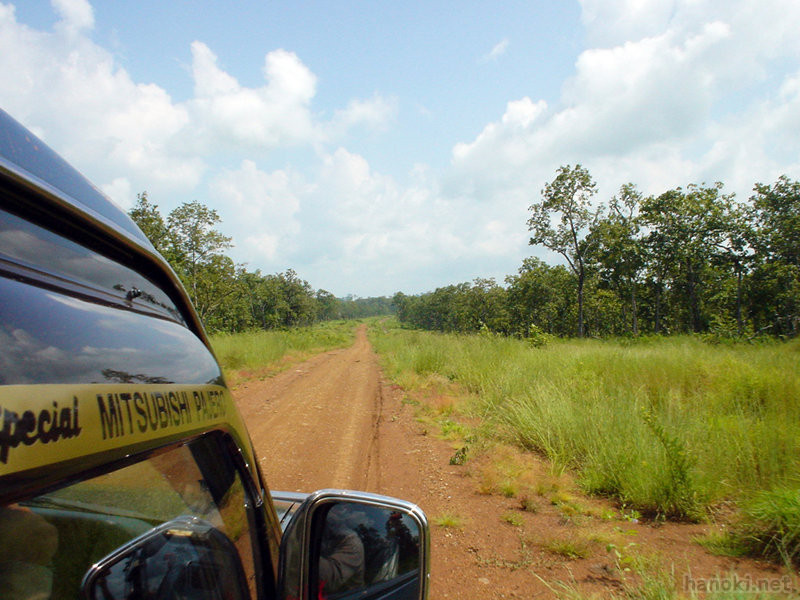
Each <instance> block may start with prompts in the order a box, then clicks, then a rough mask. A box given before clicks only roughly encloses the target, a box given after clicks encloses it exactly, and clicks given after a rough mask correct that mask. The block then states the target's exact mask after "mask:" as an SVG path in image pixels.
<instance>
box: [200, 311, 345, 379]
mask: <svg viewBox="0 0 800 600" xmlns="http://www.w3.org/2000/svg"><path fill="white" fill-rule="evenodd" d="M356 325H357V322H356V321H328V322H325V323H320V324H317V325H313V326H311V327H296V328H293V329H286V330H270V331H250V332H245V333H234V334H218V335H213V336H211V345H212V346H213V348H214V352H215V353H216V355H217V359H218V360H219V362H220V364H221V365H222V368H223V369H224V370H225V371H226V375H229V374H230V373H231V372H232V371H239V370H243V369H250V370H259V369H263V368H265V367H269V366H271V365H275V364H276V363H278V362H279V361H280V360H281V359H283V358H284V357H285V356H287V355H289V354H292V353H312V352H317V351H325V350H330V349H332V348H341V347H343V346H349V345H350V344H352V343H353V336H354V332H355V327H356Z"/></svg>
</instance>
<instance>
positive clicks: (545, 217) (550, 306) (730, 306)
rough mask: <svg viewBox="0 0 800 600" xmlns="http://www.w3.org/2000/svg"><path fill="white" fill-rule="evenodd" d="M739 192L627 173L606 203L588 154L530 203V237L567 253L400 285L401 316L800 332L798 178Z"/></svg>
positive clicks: (532, 325)
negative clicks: (663, 184) (743, 195)
mask: <svg viewBox="0 0 800 600" xmlns="http://www.w3.org/2000/svg"><path fill="white" fill-rule="evenodd" d="M753 192H754V193H753V195H752V196H750V197H749V198H748V200H747V201H745V202H738V201H737V200H736V198H735V196H734V194H725V193H723V184H722V183H719V182H717V183H715V184H714V185H710V186H708V185H705V184H701V185H697V184H689V185H687V186H686V187H685V188H681V187H678V188H675V189H672V190H668V191H666V192H664V193H662V194H660V195H657V196H655V195H654V196H646V197H645V196H644V195H643V194H642V193H641V192H640V191H639V190H638V189H637V188H636V186H635V185H634V184H633V183H627V184H625V185H623V186H622V187H621V188H620V190H619V192H618V193H617V194H616V195H614V196H613V197H612V198H611V199H610V200H609V201H608V205H607V206H606V205H604V204H602V203H600V204H598V203H593V202H592V199H593V197H594V196H595V194H596V185H595V183H594V181H593V179H592V177H591V175H590V174H589V172H588V170H587V169H585V168H584V167H582V166H581V165H575V166H570V165H565V166H562V167H560V168H559V169H558V171H557V173H556V177H555V178H554V179H553V181H552V182H550V183H548V184H546V186H545V187H544V189H543V190H542V191H541V199H540V200H539V201H538V202H535V203H533V204H532V205H531V206H530V207H529V211H530V218H529V219H528V221H527V225H528V230H529V231H530V233H531V236H530V242H529V243H530V245H532V246H541V247H544V248H547V249H549V250H551V251H553V252H555V253H557V254H559V255H560V256H561V257H562V258H563V259H564V262H565V264H557V265H548V264H546V263H544V262H543V261H542V260H540V259H538V258H526V259H525V260H523V263H522V266H521V267H520V268H519V270H518V272H517V274H516V275H509V276H508V277H506V279H505V282H504V283H505V286H501V285H499V284H498V283H497V282H495V281H494V279H481V278H479V279H476V280H475V281H474V282H472V283H461V284H458V285H451V286H445V287H441V288H438V289H436V290H435V291H433V292H428V293H425V294H420V295H416V296H406V295H404V294H402V293H400V292H398V293H397V294H395V296H394V302H395V304H396V306H397V309H398V317H399V319H400V320H401V321H402V322H404V323H407V324H410V325H413V326H416V327H421V328H424V329H432V330H439V331H448V332H460V333H469V332H477V331H481V330H488V331H491V332H495V333H500V334H504V335H514V336H518V337H528V336H530V335H533V334H536V333H538V332H544V333H547V334H552V335H556V336H578V337H584V336H586V335H591V336H609V335H639V334H641V333H654V334H670V333H708V332H713V333H715V334H719V335H723V336H728V337H737V336H738V337H742V336H747V337H753V336H756V335H760V334H768V335H773V336H796V335H797V334H798V332H800V182H797V181H792V180H790V179H789V178H788V177H787V176H786V175H783V176H781V177H779V178H778V180H777V181H776V182H775V183H774V184H761V183H757V184H755V186H754V188H753Z"/></svg>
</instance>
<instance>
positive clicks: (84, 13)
mask: <svg viewBox="0 0 800 600" xmlns="http://www.w3.org/2000/svg"><path fill="white" fill-rule="evenodd" d="M51 1H52V4H53V8H55V10H56V12H57V13H58V14H59V16H60V17H61V21H60V22H59V26H60V27H62V28H64V29H65V30H67V31H69V32H70V33H77V32H78V31H80V30H83V29H92V28H93V27H94V10H93V9H92V6H91V4H89V2H88V1H87V0H51Z"/></svg>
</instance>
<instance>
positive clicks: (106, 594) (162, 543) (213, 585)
mask: <svg viewBox="0 0 800 600" xmlns="http://www.w3.org/2000/svg"><path fill="white" fill-rule="evenodd" d="M81 591H82V594H83V597H84V598H86V600H138V599H142V600H144V599H148V600H149V599H154V600H156V599H159V600H160V599H162V598H163V599H164V600H167V599H171V598H208V599H210V600H247V599H249V597H250V595H249V592H248V590H247V582H246V579H245V575H244V569H243V568H242V563H241V561H240V560H239V554H238V553H237V551H236V548H235V546H234V545H233V542H231V541H230V540H229V539H228V537H227V536H226V535H225V534H224V533H222V532H221V531H219V530H218V529H216V528H215V527H214V526H213V525H211V524H210V523H208V522H206V521H203V520H202V519H198V518H197V517H189V516H183V517H178V518H177V519H174V520H172V521H169V522H167V523H164V524H163V525H159V526H158V527H156V528H155V529H151V530H150V531H148V532H147V533H145V534H144V535H142V536H140V537H138V538H136V539H134V540H132V541H131V542H129V543H128V544H126V545H124V546H122V547H121V548H119V549H118V550H115V551H114V552H113V553H111V554H109V555H108V556H107V557H105V558H104V559H102V560H101V561H100V562H99V563H97V564H96V565H94V566H93V567H92V568H91V569H90V570H89V572H88V573H87V574H86V576H85V577H84V580H83V584H82V585H81Z"/></svg>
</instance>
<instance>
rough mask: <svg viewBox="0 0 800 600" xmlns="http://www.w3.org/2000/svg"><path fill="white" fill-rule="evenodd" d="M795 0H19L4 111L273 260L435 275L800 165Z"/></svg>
mask: <svg viewBox="0 0 800 600" xmlns="http://www.w3.org/2000/svg"><path fill="white" fill-rule="evenodd" d="M798 32H800V2H797V0H582V1H580V2H573V1H569V0H560V1H558V2H553V1H552V0H528V1H519V2H517V1H508V2H505V1H498V2H483V1H472V0H463V1H459V2H454V1H451V2H443V1H439V0H426V1H420V2H416V1H415V2H375V1H368V0H364V1H356V0H337V1H336V2H322V1H320V2H311V1H302V0H294V1H292V2H283V1H265V0H261V1H256V0H239V1H237V2H219V1H218V2H213V1H211V0H191V1H190V0H173V1H171V2H163V0H138V1H137V2H135V3H134V2H119V1H118V0H95V1H94V2H89V1H88V0H51V1H47V0H24V1H22V0H17V1H16V2H8V1H5V0H0V108H2V109H3V110H5V111H6V112H8V113H9V114H10V115H11V116H13V117H14V118H16V119H17V120H18V121H20V122H22V123H23V124H24V125H25V126H26V127H28V128H29V129H31V130H32V131H33V132H34V133H35V134H36V135H38V136H39V137H41V138H42V139H43V140H44V141H45V142H47V143H48V144H49V145H50V146H51V147H52V148H53V149H54V150H56V151H57V152H59V153H60V154H61V155H62V156H64V157H65V158H66V159H67V160H68V161H69V162H70V163H72V164H73V165H74V166H75V167H76V168H77V169H78V170H79V171H81V172H82V173H83V174H84V175H86V176H87V177H88V178H89V179H90V180H91V181H92V182H93V183H94V184H95V185H96V186H98V187H99V188H100V189H101V190H102V191H104V192H105V193H106V194H107V195H108V196H109V197H110V198H111V199H112V200H113V201H114V202H116V203H117V204H118V205H119V206H121V207H122V208H124V209H126V210H127V209H129V208H131V207H132V206H133V204H134V203H135V201H136V196H137V194H139V193H141V192H144V191H146V192H147V194H148V197H149V199H150V201H151V202H153V203H154V204H156V205H158V207H159V210H160V211H161V212H162V214H164V215H166V214H168V213H169V211H170V210H172V209H174V208H175V207H177V206H179V205H180V204H182V203H184V202H191V201H194V200H196V201H199V202H201V203H202V204H205V205H206V206H209V207H211V208H213V209H215V210H216V211H217V213H218V214H219V216H220V218H221V219H222V222H221V223H220V224H219V226H218V229H219V230H220V231H221V232H222V233H224V234H225V235H228V236H230V237H232V238H233V244H234V247H233V248H232V249H231V250H229V251H228V253H229V255H230V256H231V257H232V258H233V259H234V260H235V261H236V262H238V263H243V264H245V266H246V268H247V269H248V270H250V271H254V270H256V269H259V270H260V271H261V272H262V273H264V274H266V273H277V272H282V271H285V270H286V269H289V268H292V269H294V270H295V271H296V272H297V274H298V275H299V276H300V277H301V278H303V279H305V280H307V281H308V282H309V283H310V284H311V286H312V287H313V288H314V289H325V290H328V291H330V292H332V293H334V294H335V295H337V296H339V297H342V296H345V295H348V294H353V295H356V296H360V297H369V296H380V295H392V294H394V293H395V292H397V291H402V292H404V293H406V294H417V293H422V292H426V291H431V290H433V289H435V288H437V287H440V286H444V285H449V284H454V283H460V282H465V281H471V280H473V279H475V278H477V277H482V278H487V277H493V278H495V279H496V280H497V282H498V283H502V282H503V280H504V278H505V277H506V276H507V275H510V274H514V273H516V272H517V269H518V268H519V267H520V265H521V264H522V260H523V259H524V258H526V257H528V256H538V257H540V258H543V259H544V260H546V261H548V262H550V263H554V262H557V257H555V256H553V255H552V254H550V253H548V252H547V251H545V250H544V249H542V248H539V247H534V246H529V245H528V240H529V232H528V228H527V224H526V222H527V220H528V218H529V216H530V211H529V207H530V205H531V204H533V203H535V202H538V201H539V200H541V190H542V189H543V188H544V186H545V184H546V183H547V182H549V181H552V179H553V178H554V177H555V174H556V170H557V169H558V167H559V166H561V165H567V164H569V165H574V164H578V163H580V164H582V165H583V166H584V167H586V168H587V169H588V170H589V172H590V173H591V175H592V176H593V178H594V180H595V181H596V182H597V189H598V193H597V195H596V200H597V202H604V203H607V202H608V200H609V199H610V198H611V197H612V196H613V195H614V194H615V193H617V191H618V190H619V188H620V186H621V185H623V184H625V183H627V182H633V183H635V184H636V185H637V186H638V187H639V189H640V190H641V191H642V192H643V193H645V194H660V193H662V192H664V191H667V190H669V189H673V188H676V187H679V186H681V187H685V186H686V185H688V184H691V183H696V184H702V183H708V184H711V183H713V182H716V181H721V182H723V183H724V184H725V191H726V192H728V193H731V192H733V193H735V194H736V196H737V198H738V199H740V200H742V201H744V200H745V199H747V198H748V197H749V196H750V195H751V193H752V188H753V185H754V184H755V183H757V182H760V183H772V182H774V181H775V180H777V178H778V177H779V176H780V175H782V174H786V175H788V176H789V177H790V178H792V179H798V178H800V35H798Z"/></svg>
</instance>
